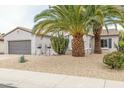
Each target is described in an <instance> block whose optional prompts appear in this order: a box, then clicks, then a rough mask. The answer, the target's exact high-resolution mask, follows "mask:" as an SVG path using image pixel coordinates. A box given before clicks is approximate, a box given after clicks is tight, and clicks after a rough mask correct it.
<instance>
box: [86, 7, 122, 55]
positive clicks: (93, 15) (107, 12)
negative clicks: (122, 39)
mask: <svg viewBox="0 0 124 93" xmlns="http://www.w3.org/2000/svg"><path fill="white" fill-rule="evenodd" d="M86 11H89V12H87V13H89V14H87V15H88V16H87V17H88V18H89V24H90V25H91V27H92V30H93V34H94V38H95V40H94V41H95V42H94V43H95V44H94V53H96V54H101V53H102V51H101V40H100V35H101V32H102V27H103V26H105V28H106V30H107V31H108V27H107V25H110V24H114V25H115V27H116V23H118V22H120V21H119V20H120V19H121V18H122V13H121V12H122V11H121V8H120V7H119V6H112V5H107V6H103V5H89V6H86Z"/></svg>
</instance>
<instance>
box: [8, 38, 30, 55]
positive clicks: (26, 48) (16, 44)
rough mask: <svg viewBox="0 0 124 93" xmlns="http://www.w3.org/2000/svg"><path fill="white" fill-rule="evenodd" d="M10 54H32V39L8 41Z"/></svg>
mask: <svg viewBox="0 0 124 93" xmlns="http://www.w3.org/2000/svg"><path fill="white" fill-rule="evenodd" d="M8 47H9V48H8V49H9V50H8V51H9V54H31V41H30V40H21V41H9V42H8Z"/></svg>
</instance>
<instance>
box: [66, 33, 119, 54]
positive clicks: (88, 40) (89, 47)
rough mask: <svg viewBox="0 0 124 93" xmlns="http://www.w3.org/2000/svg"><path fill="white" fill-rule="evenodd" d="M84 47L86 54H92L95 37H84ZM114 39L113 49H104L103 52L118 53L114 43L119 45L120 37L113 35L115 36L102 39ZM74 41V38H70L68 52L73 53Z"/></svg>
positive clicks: (102, 37)
mask: <svg viewBox="0 0 124 93" xmlns="http://www.w3.org/2000/svg"><path fill="white" fill-rule="evenodd" d="M83 38H84V46H85V53H86V54H91V53H93V51H94V37H93V36H90V35H84V37H83ZM109 38H111V39H112V48H102V52H103V53H104V52H112V51H116V48H115V46H114V43H115V44H117V43H118V36H117V35H115V36H114V35H113V36H101V39H109ZM71 40H72V36H69V41H70V42H69V48H68V50H69V51H71V50H72V44H71V42H72V41H71Z"/></svg>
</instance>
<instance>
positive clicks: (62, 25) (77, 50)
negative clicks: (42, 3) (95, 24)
mask: <svg viewBox="0 0 124 93" xmlns="http://www.w3.org/2000/svg"><path fill="white" fill-rule="evenodd" d="M86 12H87V11H85V8H84V7H83V6H80V5H75V6H74V5H57V6H51V8H49V9H47V10H45V11H43V12H41V13H40V14H37V15H36V16H35V18H34V21H35V22H36V25H35V26H34V29H33V33H35V34H36V35H43V34H46V33H49V32H53V33H55V32H58V31H63V32H67V33H69V34H70V35H72V37H73V39H72V56H76V57H82V56H85V50H84V40H83V36H84V35H85V34H86V33H87V31H88V30H87V27H88V26H87V21H88V19H87V18H86V17H87V15H86Z"/></svg>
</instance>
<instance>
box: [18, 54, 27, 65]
mask: <svg viewBox="0 0 124 93" xmlns="http://www.w3.org/2000/svg"><path fill="white" fill-rule="evenodd" d="M25 62H26V60H25V57H24V55H22V56H21V57H20V58H19V63H25Z"/></svg>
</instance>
